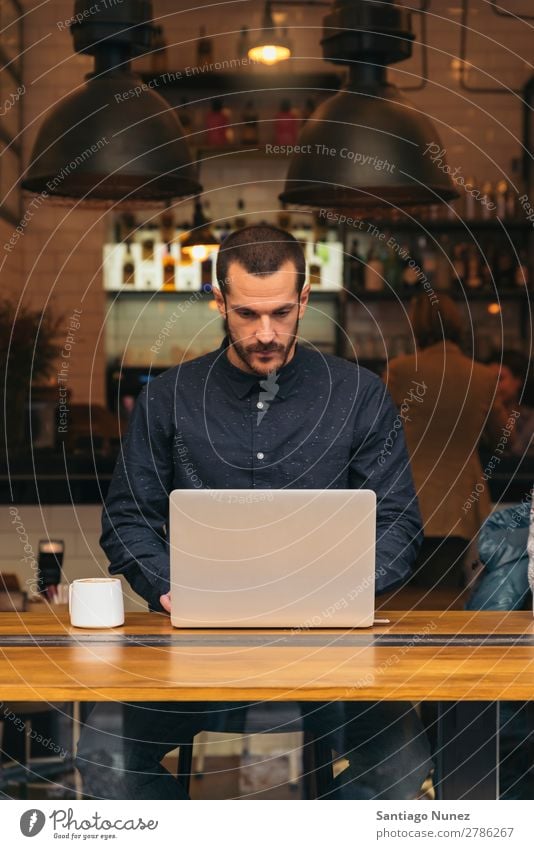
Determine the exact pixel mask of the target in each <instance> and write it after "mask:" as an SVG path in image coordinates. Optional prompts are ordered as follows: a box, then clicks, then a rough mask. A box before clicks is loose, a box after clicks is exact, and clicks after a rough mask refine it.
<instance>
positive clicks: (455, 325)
mask: <svg viewBox="0 0 534 849" xmlns="http://www.w3.org/2000/svg"><path fill="white" fill-rule="evenodd" d="M410 320H411V323H412V328H413V334H414V336H415V341H416V342H417V346H418V347H419V348H421V349H423V348H428V347H429V346H430V345H435V344H436V342H443V340H445V339H448V340H449V342H455V343H456V344H457V345H461V343H462V341H463V334H464V322H463V319H462V316H461V313H460V310H459V309H458V307H457V306H456V304H455V303H454V301H453V299H452V298H451V297H449V295H445V294H444V293H443V292H440V293H439V300H431V299H430V298H429V297H428V295H427V294H426V292H420V293H419V294H418V295H416V297H415V298H414V300H413V303H412V307H411V312H410Z"/></svg>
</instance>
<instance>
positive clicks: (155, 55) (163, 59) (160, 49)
mask: <svg viewBox="0 0 534 849" xmlns="http://www.w3.org/2000/svg"><path fill="white" fill-rule="evenodd" d="M150 70H151V71H153V73H154V74H163V73H164V72H165V71H167V70H168V62H167V42H166V41H165V37H164V35H163V27H160V26H156V27H154V30H153V35H152V50H151V53H150Z"/></svg>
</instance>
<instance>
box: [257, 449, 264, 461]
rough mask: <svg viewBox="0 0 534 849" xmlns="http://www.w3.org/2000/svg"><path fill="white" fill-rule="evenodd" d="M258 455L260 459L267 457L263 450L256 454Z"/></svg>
mask: <svg viewBox="0 0 534 849" xmlns="http://www.w3.org/2000/svg"><path fill="white" fill-rule="evenodd" d="M256 457H257V458H258V460H263V458H264V457H265V454H264V453H263V451H258V453H257V454H256Z"/></svg>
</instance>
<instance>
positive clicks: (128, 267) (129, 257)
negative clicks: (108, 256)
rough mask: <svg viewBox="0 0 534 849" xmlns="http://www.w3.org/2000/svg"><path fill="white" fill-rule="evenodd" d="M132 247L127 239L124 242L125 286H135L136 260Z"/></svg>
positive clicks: (123, 267) (123, 268)
mask: <svg viewBox="0 0 534 849" xmlns="http://www.w3.org/2000/svg"><path fill="white" fill-rule="evenodd" d="M131 247H132V243H131V241H130V240H129V239H126V241H125V242H124V258H123V261H122V284H123V286H135V259H134V257H133V254H132V251H131Z"/></svg>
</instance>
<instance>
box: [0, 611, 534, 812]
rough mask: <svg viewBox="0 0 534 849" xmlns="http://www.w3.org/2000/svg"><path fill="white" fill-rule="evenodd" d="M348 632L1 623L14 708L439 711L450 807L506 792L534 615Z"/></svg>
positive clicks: (140, 617) (531, 661) (530, 690)
mask: <svg viewBox="0 0 534 849" xmlns="http://www.w3.org/2000/svg"><path fill="white" fill-rule="evenodd" d="M380 616H384V617H388V618H389V619H390V620H391V622H390V624H388V625H376V626H375V627H374V628H371V629H365V630H356V631H342V630H339V629H338V630H329V629H320V630H300V631H299V630H293V631H289V630H288V631H286V630H255V631H250V630H225V631H221V630H176V629H173V628H172V627H171V626H170V623H169V619H168V617H167V616H163V615H159V614H149V613H141V614H128V615H127V619H126V625H125V626H124V627H122V628H114V629H113V630H109V631H108V630H106V631H94V630H90V629H80V628H72V627H71V626H70V625H69V623H68V618H67V617H66V616H65V614H63V613H61V614H58V615H54V612H53V611H51V610H49V611H48V612H45V613H27V614H15V613H5V614H2V615H1V616H0V699H1V700H5V701H8V700H10V701H13V700H18V701H20V700H24V701H42V700H46V701H51V702H60V701H120V700H128V701H160V700H168V701H174V700H180V701H196V700H202V701H204V700H208V701H219V700H221V701H247V700H251V701H252V700H258V699H265V700H270V699H273V700H279V701H305V700H313V701H318V700H324V701H334V700H338V699H340V700H355V701H361V700H375V701H376V700H380V699H386V700H388V699H389V700H395V701H399V700H401V701H405V700H406V701H408V700H409V701H433V702H438V703H439V707H438V755H437V760H438V790H439V795H440V796H441V797H442V798H465V799H469V798H495V797H496V795H497V793H498V764H497V757H496V754H497V746H498V719H499V717H498V702H499V701H502V700H522V701H530V700H533V699H534V620H533V618H532V615H531V614H530V613H529V612H523V611H521V612H506V613H501V612H499V613H496V612H478V611H477V612H466V611H448V612H439V611H426V612H425V611H415V612H409V611H397V612H395V611H392V612H389V613H383V612H382V611H381V613H380Z"/></svg>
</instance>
